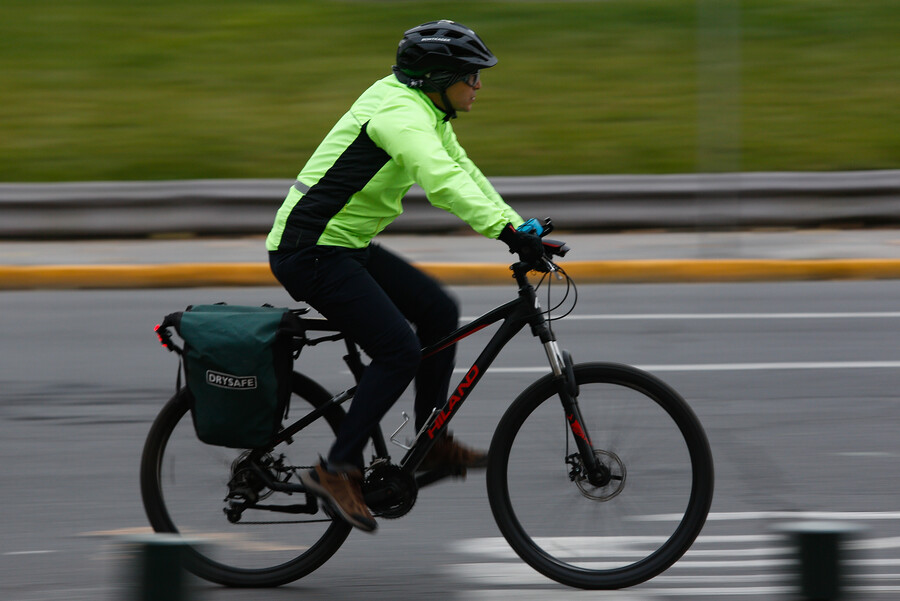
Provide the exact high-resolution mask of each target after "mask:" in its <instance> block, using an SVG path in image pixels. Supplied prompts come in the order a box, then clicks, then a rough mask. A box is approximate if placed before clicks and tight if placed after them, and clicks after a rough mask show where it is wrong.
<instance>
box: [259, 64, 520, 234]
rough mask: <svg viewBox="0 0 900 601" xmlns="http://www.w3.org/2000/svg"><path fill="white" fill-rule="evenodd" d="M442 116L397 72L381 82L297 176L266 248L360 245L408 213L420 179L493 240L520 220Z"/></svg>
mask: <svg viewBox="0 0 900 601" xmlns="http://www.w3.org/2000/svg"><path fill="white" fill-rule="evenodd" d="M444 116H445V115H444V112H443V111H441V110H440V109H439V108H437V107H436V106H434V104H433V103H432V102H431V100H430V99H429V98H428V97H427V96H426V95H425V94H424V93H423V92H421V91H420V90H414V89H411V88H408V87H407V86H406V85H404V84H403V83H401V82H399V81H398V80H397V79H396V77H394V75H389V76H388V77H385V78H384V79H382V80H380V81H377V82H375V83H374V84H373V85H372V86H371V87H370V88H369V89H368V90H366V91H365V92H364V93H363V94H362V96H360V97H359V98H358V99H357V100H356V102H355V103H354V104H353V106H351V107H350V110H349V111H348V112H347V113H346V114H344V116H343V117H341V119H340V120H339V121H338V122H337V124H336V125H335V126H334V128H332V130H331V131H330V132H329V133H328V135H327V136H325V139H324V140H323V141H322V143H321V144H320V145H319V147H318V148H317V149H316V151H315V152H314V153H313V155H312V157H310V159H309V161H308V162H307V163H306V166H304V167H303V170H302V171H301V172H300V174H299V175H298V176H297V183H296V184H294V186H293V187H292V188H291V190H290V192H289V193H288V195H287V198H286V199H285V201H284V204H282V206H281V208H280V209H279V210H278V214H277V216H276V218H275V225H274V226H273V228H272V231H271V232H270V233H269V236H268V238H267V239H266V248H267V249H268V250H270V251H274V250H290V249H294V248H297V247H298V246H299V245H301V244H310V243H315V244H319V245H326V246H343V247H347V248H364V247H365V246H367V245H368V244H369V242H370V241H371V240H372V238H374V237H375V236H376V235H377V234H378V233H379V232H381V231H382V230H383V229H384V228H385V227H387V226H388V224H390V223H391V222H392V221H393V220H394V219H396V218H397V217H398V216H399V215H400V214H401V213H402V212H403V207H402V206H401V199H402V198H403V196H404V195H405V194H406V192H407V191H408V190H409V188H410V187H411V186H412V184H413V183H414V182H415V183H418V184H419V185H420V186H421V187H422V188H423V189H424V190H425V193H426V195H427V197H428V200H429V202H431V204H433V205H434V206H436V207H439V208H441V209H444V210H446V211H449V212H450V213H453V214H454V215H456V216H457V217H459V218H460V219H462V220H463V221H465V222H466V223H468V224H469V225H470V226H472V229H474V230H475V231H477V232H478V233H480V234H482V235H484V236H487V237H488V238H496V237H497V236H498V235H499V234H500V231H501V230H502V229H503V227H504V226H505V225H506V224H507V223H512V224H513V226H514V227H518V226H519V225H521V224H522V222H523V219H522V218H521V217H520V216H519V215H518V214H517V213H516V212H515V211H513V210H512V209H511V208H510V207H509V205H507V204H506V203H505V202H504V201H503V199H502V198H501V197H500V195H499V194H497V191H496V190H494V187H493V186H492V185H491V184H490V182H488V180H487V178H486V177H485V176H484V175H483V174H482V173H481V171H480V170H479V169H478V167H476V166H475V164H474V163H473V162H472V161H471V160H470V159H469V158H468V157H467V156H466V153H465V151H464V150H463V149H462V147H461V146H460V145H459V142H458V141H457V139H456V134H454V133H453V127H452V126H451V125H450V123H449V122H448V121H444Z"/></svg>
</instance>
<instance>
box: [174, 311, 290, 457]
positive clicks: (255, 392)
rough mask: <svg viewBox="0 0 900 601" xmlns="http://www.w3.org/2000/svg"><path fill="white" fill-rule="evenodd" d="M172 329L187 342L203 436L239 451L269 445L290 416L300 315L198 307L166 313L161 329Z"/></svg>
mask: <svg viewBox="0 0 900 601" xmlns="http://www.w3.org/2000/svg"><path fill="white" fill-rule="evenodd" d="M168 327H174V329H175V331H176V332H178V335H179V336H180V337H181V338H182V339H183V340H184V349H183V350H182V352H181V356H182V360H183V362H184V371H185V378H186V380H187V388H188V392H189V394H190V397H191V399H190V403H191V416H192V418H193V421H194V429H195V430H196V432H197V438H199V439H200V440H201V441H203V442H205V443H207V444H211V445H217V446H223V447H231V448H240V449H252V448H259V447H266V446H270V445H271V444H272V442H273V440H274V437H275V435H276V434H277V433H278V431H279V430H280V429H281V424H282V420H283V419H284V418H286V417H287V410H288V403H289V401H290V396H291V372H292V369H293V354H292V349H291V344H290V342H291V338H292V335H293V334H296V333H298V332H299V331H300V329H301V326H300V322H299V318H298V317H297V316H296V315H295V314H293V313H291V311H290V310H288V309H283V308H277V307H246V306H238V305H225V304H218V305H195V306H191V307H188V308H187V310H186V311H182V312H178V313H172V314H171V315H168V316H166V318H165V320H163V323H162V324H160V327H159V328H158V329H157V332H160V331H165V330H166V328H168ZM160 340H161V341H162V342H163V344H165V345H166V346H167V347H169V348H170V349H171V348H172V347H170V346H169V345H168V344H166V341H165V340H163V336H160Z"/></svg>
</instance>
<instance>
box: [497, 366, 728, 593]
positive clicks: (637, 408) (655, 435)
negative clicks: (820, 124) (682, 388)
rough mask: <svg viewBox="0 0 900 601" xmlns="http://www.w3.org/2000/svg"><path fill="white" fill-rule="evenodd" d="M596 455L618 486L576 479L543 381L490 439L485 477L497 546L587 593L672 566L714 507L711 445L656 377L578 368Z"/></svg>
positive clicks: (570, 441) (570, 447)
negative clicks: (502, 541) (501, 541)
mask: <svg viewBox="0 0 900 601" xmlns="http://www.w3.org/2000/svg"><path fill="white" fill-rule="evenodd" d="M574 373H575V379H576V381H577V384H578V389H579V391H580V392H579V396H578V403H579V408H580V410H581V413H582V416H583V418H584V422H585V425H586V427H587V430H586V431H587V436H589V437H590V439H591V442H592V444H593V447H594V449H595V456H597V457H598V458H599V459H601V460H602V461H603V462H604V464H605V465H607V466H608V467H610V469H611V473H612V474H613V475H614V476H615V477H614V478H613V479H612V480H610V482H609V483H608V484H606V485H604V486H596V487H595V486H592V485H591V484H590V483H589V482H587V481H586V480H585V479H583V478H582V477H581V476H579V475H578V474H577V473H576V474H575V476H574V478H573V476H572V473H573V471H577V470H576V465H577V461H575V462H573V463H567V462H566V461H565V457H571V456H572V455H573V454H574V453H576V452H577V449H576V448H575V444H574V438H573V435H572V430H571V428H570V427H569V423H568V422H567V417H566V416H565V415H564V411H563V409H562V405H561V403H560V402H559V398H558V396H557V388H556V386H557V384H556V383H555V382H554V379H553V378H552V376H551V375H548V376H546V377H544V378H542V379H540V380H538V381H537V382H535V383H534V384H532V385H531V386H530V387H529V388H528V389H526V390H525V391H524V392H522V393H521V394H520V395H519V397H518V398H517V399H516V400H515V401H514V402H513V404H512V405H511V406H510V407H509V409H508V410H507V411H506V413H505V414H504V415H503V417H502V419H501V421H500V423H499V424H498V426H497V430H496V432H495V433H494V436H493V440H492V441H491V446H490V453H489V460H488V468H487V474H486V480H487V487H488V497H489V500H490V504H491V510H492V512H493V514H494V518H495V520H496V522H497V525H498V526H499V528H500V530H501V532H502V533H503V536H504V537H505V538H506V540H507V542H508V543H509V545H510V546H511V547H512V548H513V550H515V552H516V553H517V554H518V555H519V557H520V558H522V559H523V560H524V561H525V562H526V563H528V564H529V565H530V566H531V567H533V568H534V569H535V570H537V571H538V572H540V573H541V574H543V575H545V576H547V577H548V578H551V579H553V580H555V581H557V582H560V583H562V584H565V585H568V586H572V587H577V588H583V589H619V588H625V587H629V586H633V585H636V584H639V583H641V582H645V581H647V580H649V579H651V578H653V577H654V576H656V575H658V574H660V573H661V572H663V571H665V570H666V569H668V568H670V567H671V566H672V565H673V564H674V563H675V562H676V561H678V559H680V558H681V557H682V555H684V553H685V552H686V551H687V550H688V548H689V547H690V546H691V545H692V544H693V542H694V540H695V539H696V537H697V536H698V535H699V533H700V531H701V529H702V528H703V525H704V523H705V521H706V517H707V515H708V513H709V508H710V505H711V503H712V497H713V487H714V474H713V459H712V453H711V451H710V447H709V442H708V440H707V438H706V434H705V432H704V431H703V427H702V426H701V424H700V422H699V420H698V419H697V417H696V415H695V414H694V412H693V411H692V410H691V408H690V407H689V406H688V404H687V403H686V402H685V401H684V399H682V398H681V396H680V395H679V394H678V393H677V392H675V391H674V390H673V389H672V388H670V387H669V386H668V385H666V384H665V383H664V382H662V381H661V380H659V379H658V378H656V377H654V376H652V375H650V374H648V373H646V372H643V371H641V370H639V369H636V368H633V367H630V366H626V365H618V364H612V363H587V364H579V365H576V366H575V368H574Z"/></svg>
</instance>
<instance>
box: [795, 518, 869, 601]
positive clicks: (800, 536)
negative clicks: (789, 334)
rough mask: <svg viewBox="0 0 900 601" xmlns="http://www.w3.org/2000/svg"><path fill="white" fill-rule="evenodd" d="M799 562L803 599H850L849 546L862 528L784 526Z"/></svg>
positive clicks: (821, 523)
mask: <svg viewBox="0 0 900 601" xmlns="http://www.w3.org/2000/svg"><path fill="white" fill-rule="evenodd" d="M780 530H782V531H783V532H784V533H785V534H786V535H787V536H788V537H789V539H790V541H791V543H792V545H793V550H794V553H795V559H796V560H797V570H798V572H797V577H798V578H797V586H798V588H799V592H800V598H801V599H806V600H816V601H832V600H840V599H847V580H848V571H849V570H848V569H847V563H846V557H845V555H846V543H847V541H848V540H850V539H851V538H852V537H853V536H854V535H855V534H857V533H859V532H861V530H862V529H861V528H859V527H857V526H855V525H853V524H847V523H844V522H830V521H808V522H795V523H790V524H785V525H783V526H782V527H781V528H780Z"/></svg>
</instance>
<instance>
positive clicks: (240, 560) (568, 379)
mask: <svg viewBox="0 0 900 601" xmlns="http://www.w3.org/2000/svg"><path fill="white" fill-rule="evenodd" d="M547 225H548V227H547V231H549V229H551V228H552V225H551V224H549V221H548V223H547ZM545 233H546V232H545ZM544 249H545V256H544V257H543V258H542V259H540V260H539V261H538V262H537V264H528V263H525V262H522V261H519V262H517V263H514V264H513V265H512V266H511V270H512V276H513V278H512V279H514V280H515V282H516V284H517V286H518V294H517V297H516V298H515V299H514V300H512V301H510V302H507V303H505V304H503V305H501V306H499V307H497V308H495V309H493V310H492V311H489V312H487V313H485V314H484V315H482V316H481V317H479V318H477V319H475V320H473V321H471V322H470V323H468V324H466V325H464V326H462V327H460V328H459V329H458V330H456V331H455V332H453V333H452V334H450V335H449V336H447V337H446V338H445V339H443V340H441V341H439V342H437V343H436V344H434V345H431V346H429V347H427V348H425V349H423V351H422V352H423V355H426V356H427V355H429V354H432V353H437V352H439V351H441V350H443V349H445V348H447V347H449V346H451V345H454V344H457V343H458V342H459V341H460V340H462V339H464V338H466V337H468V336H470V335H471V334H474V333H475V332H478V331H480V330H482V329H484V328H486V327H488V326H490V325H492V324H495V323H498V322H499V324H500V325H499V327H498V329H497V330H496V332H495V333H494V334H493V336H492V337H491V338H490V339H489V341H488V342H487V344H486V345H485V347H484V349H483V350H482V351H481V353H480V355H479V356H478V358H477V359H476V360H475V362H474V363H473V364H472V366H471V367H470V368H469V369H468V370H467V371H466V373H465V375H464V376H463V378H462V379H461V381H460V382H459V384H458V385H457V386H456V387H455V388H453V389H452V391H451V394H450V398H449V399H448V400H447V402H446V403H445V404H444V406H443V407H442V408H440V409H435V410H434V412H433V413H432V414H431V416H430V417H429V419H428V420H427V422H426V423H425V425H424V426H423V427H422V429H421V430H420V431H419V432H417V433H416V435H415V438H414V440H413V441H412V443H411V444H409V445H404V444H402V443H400V442H399V441H398V440H397V437H398V434H399V432H400V430H401V429H402V427H403V425H405V424H406V421H404V423H403V424H402V425H401V426H400V428H397V430H396V431H394V432H393V434H392V435H391V436H390V441H391V442H393V443H395V444H397V445H399V446H400V447H402V448H403V456H402V458H401V459H400V460H399V462H398V463H393V462H392V460H391V456H390V453H389V451H388V446H387V442H386V441H385V439H384V435H383V433H382V430H381V429H379V428H376V429H375V431H374V432H373V434H372V437H371V447H372V449H373V459H372V461H371V462H370V463H369V465H368V467H367V469H366V474H365V482H364V485H363V492H364V496H365V499H366V503H367V505H368V506H369V508H370V509H371V511H372V513H373V514H374V515H375V516H376V517H379V518H385V519H393V518H399V517H401V516H403V515H405V514H406V513H408V512H409V511H410V510H411V509H412V507H413V505H414V504H415V501H416V497H417V492H418V490H419V488H421V487H423V486H426V485H429V484H432V483H434V482H437V481H439V480H441V479H443V478H446V477H448V476H453V475H458V474H451V473H448V472H419V471H417V467H418V466H419V465H420V463H421V462H422V459H423V458H424V457H425V455H426V453H427V452H428V450H429V449H430V448H431V445H432V444H433V441H434V440H435V438H436V437H437V436H439V435H440V434H441V432H443V431H444V430H445V429H446V428H447V425H448V424H449V423H450V421H451V420H452V418H453V416H454V415H455V414H456V413H457V412H458V411H459V409H460V407H461V406H462V405H463V404H464V402H465V401H466V400H468V398H469V397H470V396H471V394H472V392H473V391H474V390H475V388H476V385H477V384H478V382H479V381H480V380H481V378H482V377H483V376H484V374H485V373H486V372H487V371H488V369H489V367H490V365H491V364H492V362H493V361H494V359H495V358H496V357H497V356H498V354H499V353H500V351H501V350H502V349H503V348H504V347H505V346H506V345H507V344H508V343H509V342H510V341H511V340H512V339H513V338H514V337H515V336H516V334H518V333H519V332H520V331H521V330H523V329H524V328H525V327H526V326H528V327H530V329H531V333H532V335H533V336H534V337H536V338H537V339H538V340H539V341H540V342H541V344H542V345H543V347H544V349H545V352H546V355H547V359H548V362H549V373H548V374H547V375H545V376H543V377H541V378H540V379H538V380H537V381H536V382H534V383H533V384H531V385H530V386H529V387H528V388H526V389H525V390H524V391H523V392H522V393H520V394H519V395H518V397H517V398H516V399H515V400H514V401H513V402H512V403H511V405H510V406H509V407H508V408H507V410H506V412H505V413H504V415H503V416H502V418H501V419H500V422H499V423H498V425H497V427H496V430H495V432H494V435H493V438H492V441H491V444H490V448H489V453H488V457H489V458H488V466H487V472H486V480H487V492H488V498H489V501H490V506H491V510H492V512H493V515H494V518H495V520H496V522H497V525H498V526H499V529H500V531H501V533H502V534H503V536H504V537H505V539H506V540H507V542H508V543H509V545H510V546H511V547H512V548H513V549H514V550H515V552H516V553H517V554H518V555H519V557H520V558H521V559H522V560H524V561H525V562H526V563H528V564H529V565H530V566H532V567H533V568H534V569H535V570H537V571H538V572H540V573H541V574H544V575H545V576H547V577H549V578H551V579H553V580H555V581H557V582H560V583H562V584H565V585H568V586H572V587H579V588H585V589H618V588H623V587H628V586H633V585H635V584H639V583H641V582H644V581H646V580H649V579H650V578H653V577H654V576H656V575H658V574H659V573H661V572H663V571H664V570H666V569H668V568H669V567H670V566H671V565H672V564H674V563H675V562H676V561H677V560H678V559H680V558H681V557H682V555H683V554H684V553H685V552H686V551H687V550H688V548H689V547H690V546H691V544H692V543H693V542H694V540H695V539H696V537H697V536H698V534H699V533H700V530H701V529H702V528H703V525H704V523H705V521H706V516H707V514H708V512H709V508H710V505H711V502H712V496H713V479H714V477H713V460H712V454H711V451H710V447H709V443H708V441H707V438H706V435H705V433H704V430H703V427H702V426H701V424H700V422H699V421H698V419H697V417H696V415H695V414H694V412H693V411H692V410H691V408H690V407H689V406H688V404H687V403H686V402H685V401H684V400H683V399H682V398H681V396H680V395H679V394H678V393H677V392H675V391H674V390H673V389H672V388H671V387H669V386H668V385H667V384H665V383H664V382H662V381H661V380H659V379H658V378H657V377H655V376H653V375H651V374H649V373H646V372H644V371H641V370H639V369H636V368H634V367H630V366H627V365H621V364H615V363H582V364H575V363H574V362H573V360H572V357H571V355H570V354H569V353H568V352H567V351H564V350H560V348H559V346H558V343H557V340H556V336H555V334H554V332H553V330H552V327H551V322H552V321H555V320H556V319H559V317H551V316H550V311H545V310H544V309H542V307H541V305H540V303H539V302H538V297H537V291H536V288H535V286H534V285H533V284H532V283H531V282H530V281H529V273H530V272H531V271H532V270H538V271H541V272H544V277H547V275H548V274H553V276H551V277H557V278H562V277H563V276H565V278H566V281H567V287H566V297H567V296H568V294H569V289H570V287H572V288H574V284H573V283H572V282H571V280H570V279H569V278H568V276H566V275H565V271H564V270H563V269H562V268H561V267H560V266H559V265H557V264H556V263H554V262H553V258H554V257H561V256H563V255H565V253H566V251H567V250H568V247H566V246H565V245H564V244H563V243H561V242H555V241H549V240H547V239H544ZM541 282H543V278H542V280H541ZM540 285H541V283H538V287H539V286H540ZM548 285H549V284H548ZM575 298H576V300H577V289H575ZM564 300H565V299H564ZM561 304H562V302H560V303H559V304H557V307H559V306H560V305H561ZM573 307H574V304H573ZM554 309H555V308H554ZM294 311H295V312H296V313H297V315H298V316H301V317H300V322H301V323H302V330H300V331H298V332H297V333H296V335H295V336H294V347H295V349H296V351H298V352H299V351H300V349H303V348H306V347H314V346H316V345H319V344H322V343H326V342H343V344H344V347H345V349H346V353H347V354H346V355H345V356H344V360H345V362H346V364H347V366H348V367H349V370H350V372H351V373H352V374H353V376H354V378H355V379H356V381H358V380H359V377H360V375H361V373H362V371H363V369H364V365H363V362H362V359H361V356H360V351H359V349H358V348H357V347H356V345H355V344H354V343H353V342H352V341H350V340H348V339H347V338H346V337H344V336H343V334H342V333H341V332H339V331H336V330H335V329H334V328H333V327H331V326H330V325H329V323H328V322H327V321H326V320H324V319H321V318H314V317H308V316H305V314H306V312H307V311H308V309H305V308H301V309H296V310H294ZM569 311H571V309H569ZM292 389H293V396H292V399H291V407H292V411H298V410H300V411H303V415H302V416H301V417H300V418H299V419H297V420H296V421H293V422H292V423H290V424H288V425H286V426H283V429H282V430H281V431H280V432H279V433H278V435H277V436H276V439H275V443H274V444H273V445H272V446H270V447H267V448H257V449H247V450H243V451H241V450H234V449H227V448H223V447H214V446H210V445H205V444H203V443H201V442H199V441H198V440H197V439H196V436H195V434H194V431H193V427H192V424H191V419H190V417H189V411H188V398H187V395H186V390H185V389H184V388H181V389H180V390H178V391H177V392H176V393H175V395H174V396H173V397H172V398H171V399H170V400H169V401H168V403H166V405H165V406H164V407H163V409H162V410H161V412H160V414H159V415H158V417H157V418H156V420H155V421H154V422H153V425H152V426H151V428H150V432H149V434H148V436H147V440H146V443H145V446H144V450H143V455H142V459H141V474H140V475H141V478H140V479H141V493H142V499H143V503H144V507H145V510H146V513H147V516H148V518H149V521H150V523H151V525H152V526H153V528H154V530H156V531H157V532H174V533H181V534H184V535H189V536H191V538H192V539H196V538H199V539H203V540H205V541H207V542H206V543H201V544H199V545H196V546H192V547H191V548H190V552H189V553H188V559H187V560H186V563H187V567H188V569H190V570H191V571H192V572H194V573H195V574H196V575H198V576H200V577H201V578H204V579H206V580H209V581H212V582H215V583H219V584H222V585H226V586H237V587H271V586H279V585H282V584H286V583H288V582H292V581H294V580H296V579H298V578H301V577H303V576H305V575H307V574H309V573H310V572H312V571H313V570H315V569H316V568H318V567H319V566H321V565H322V564H323V563H324V562H325V561H327V560H328V558H330V557H331V556H332V555H333V554H334V553H335V552H336V551H337V550H338V548H339V547H340V546H341V544H342V543H343V542H344V541H345V539H346V538H347V536H348V534H349V532H350V530H351V527H350V526H349V525H348V524H346V523H345V522H343V521H342V520H340V519H335V518H334V517H333V516H330V515H328V514H327V513H326V512H325V511H323V509H324V508H320V503H319V501H318V500H317V498H316V497H314V496H313V495H312V494H310V493H308V492H307V491H306V490H305V489H304V487H303V486H302V484H300V482H299V477H298V474H299V472H300V471H301V470H305V469H310V468H311V467H312V466H311V464H310V463H311V462H312V461H314V460H315V457H316V456H317V453H319V452H321V451H323V450H324V449H327V448H328V447H329V446H330V444H331V442H333V439H334V435H335V432H336V430H337V427H338V425H339V424H340V422H341V419H342V417H343V415H344V410H343V408H342V407H341V405H342V404H343V403H346V402H347V401H348V400H350V399H351V398H352V397H353V393H354V389H355V387H350V388H348V389H347V390H344V391H343V392H341V393H339V394H337V395H332V394H330V393H329V392H327V391H326V390H325V389H324V388H323V387H322V386H320V385H319V384H317V383H316V382H315V381H313V380H312V379H310V378H309V377H308V376H306V375H303V374H302V373H299V372H297V371H294V372H293V375H292ZM185 416H188V417H187V418H186V417H185ZM403 417H404V418H405V420H408V419H409V418H408V416H406V415H405V414H404V416H403ZM304 462H305V463H304ZM223 494H224V500H223ZM295 495H296V497H295ZM291 497H295V498H294V499H292V498H291ZM295 500H296V501H297V502H293V501H295ZM301 500H302V502H299V501H301ZM260 515H263V516H265V517H266V518H268V519H261V520H255V519H254V518H255V517H257V516H260ZM248 518H249V519H248ZM275 518H281V519H275ZM289 526H293V528H289ZM300 526H303V528H300Z"/></svg>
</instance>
